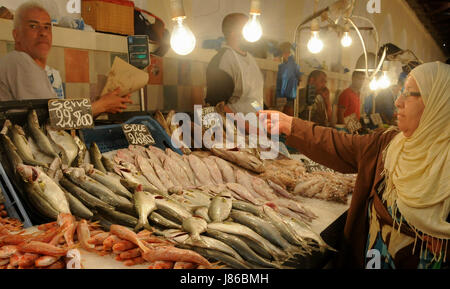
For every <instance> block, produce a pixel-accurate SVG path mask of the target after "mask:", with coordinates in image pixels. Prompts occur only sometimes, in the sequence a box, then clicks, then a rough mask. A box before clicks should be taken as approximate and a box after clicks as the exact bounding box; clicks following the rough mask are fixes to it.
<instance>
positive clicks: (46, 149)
mask: <svg viewBox="0 0 450 289" xmlns="http://www.w3.org/2000/svg"><path fill="white" fill-rule="evenodd" d="M27 121H28V130H29V131H30V132H31V135H32V136H33V139H34V141H35V143H36V146H37V147H38V148H39V150H40V151H42V152H43V153H45V154H46V155H49V156H51V157H52V158H57V157H59V156H58V154H57V153H56V151H55V149H54V148H53V146H52V144H51V142H50V140H49V139H48V137H47V136H46V135H45V134H44V132H43V131H42V130H41V128H40V126H39V120H38V117H37V114H36V111H35V110H34V109H33V110H31V111H30V112H29V113H28V117H27Z"/></svg>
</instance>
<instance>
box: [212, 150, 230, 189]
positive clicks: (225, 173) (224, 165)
mask: <svg viewBox="0 0 450 289" xmlns="http://www.w3.org/2000/svg"><path fill="white" fill-rule="evenodd" d="M208 158H210V159H212V160H214V161H215V162H216V164H217V166H218V167H219V169H220V172H221V173H222V178H223V180H224V182H225V183H236V177H235V176H234V170H233V168H232V167H231V165H230V164H229V163H228V162H227V161H225V160H223V159H221V158H218V157H215V156H210V157H208Z"/></svg>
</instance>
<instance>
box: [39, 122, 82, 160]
mask: <svg viewBox="0 0 450 289" xmlns="http://www.w3.org/2000/svg"><path fill="white" fill-rule="evenodd" d="M46 130H47V135H48V136H49V138H50V140H51V141H53V143H54V144H55V145H56V147H57V148H58V149H59V150H60V151H61V154H62V156H61V160H62V162H63V164H65V165H67V166H69V167H70V166H71V165H72V163H73V161H74V160H75V158H76V157H77V155H78V146H77V144H76V143H75V140H74V139H73V137H72V136H71V135H70V134H68V133H67V132H65V131H63V130H54V129H52V128H51V127H50V126H49V125H47V126H46Z"/></svg>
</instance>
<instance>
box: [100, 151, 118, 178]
mask: <svg viewBox="0 0 450 289" xmlns="http://www.w3.org/2000/svg"><path fill="white" fill-rule="evenodd" d="M102 164H103V167H104V168H105V169H106V171H107V172H110V173H116V172H115V171H114V166H115V165H116V164H115V163H114V162H113V161H112V160H110V159H109V158H107V157H105V156H104V155H102ZM116 174H117V173H116Z"/></svg>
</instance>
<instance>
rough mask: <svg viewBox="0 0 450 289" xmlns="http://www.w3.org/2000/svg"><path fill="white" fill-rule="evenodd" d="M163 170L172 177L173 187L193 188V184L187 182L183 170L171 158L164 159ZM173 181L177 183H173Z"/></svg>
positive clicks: (187, 178)
mask: <svg viewBox="0 0 450 289" xmlns="http://www.w3.org/2000/svg"><path fill="white" fill-rule="evenodd" d="M164 169H165V170H166V171H167V172H168V173H169V175H170V176H171V177H172V178H171V179H172V182H173V183H174V184H175V185H181V186H182V187H183V188H189V187H193V184H192V183H191V182H190V181H189V177H188V176H187V174H186V172H185V171H184V169H183V168H182V167H181V166H180V165H178V163H177V162H176V161H175V160H173V159H172V158H171V157H166V159H165V160H164ZM175 181H176V182H177V183H175Z"/></svg>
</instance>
